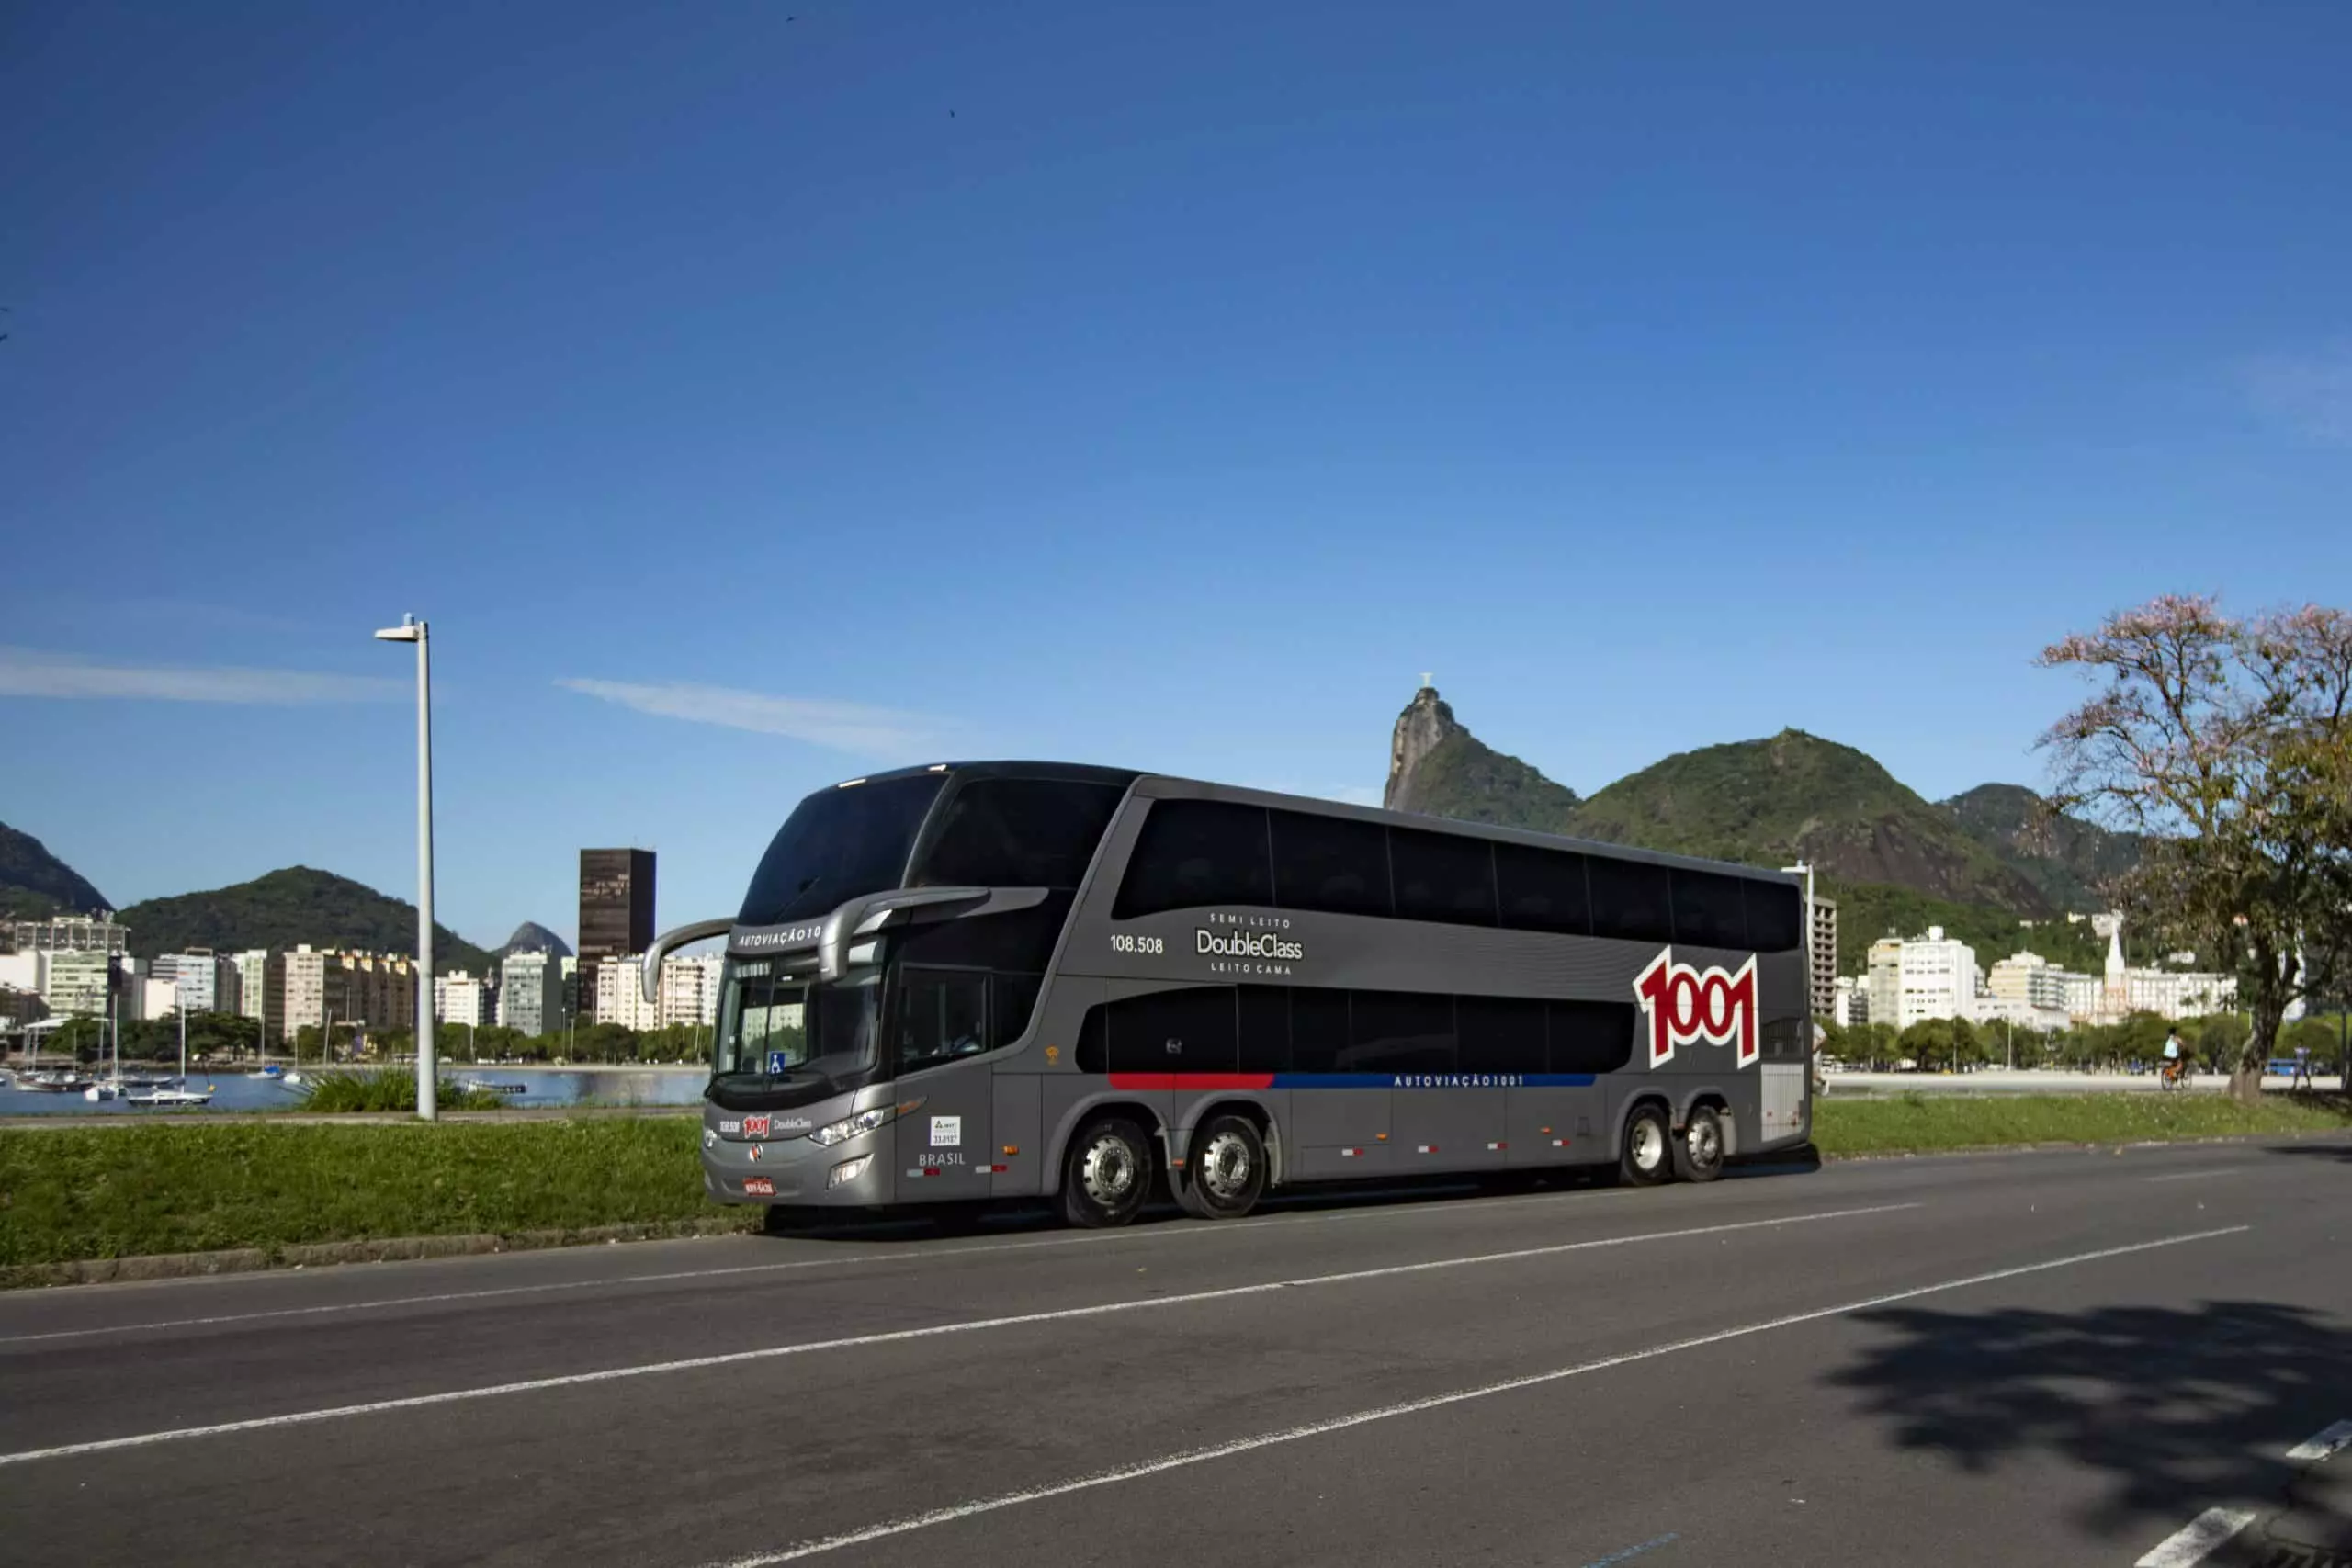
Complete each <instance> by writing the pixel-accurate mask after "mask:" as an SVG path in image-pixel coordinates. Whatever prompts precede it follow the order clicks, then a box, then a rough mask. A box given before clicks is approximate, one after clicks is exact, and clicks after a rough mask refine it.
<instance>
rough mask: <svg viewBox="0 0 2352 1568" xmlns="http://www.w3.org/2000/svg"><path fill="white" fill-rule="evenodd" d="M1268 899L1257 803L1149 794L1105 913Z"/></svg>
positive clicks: (1130, 914)
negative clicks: (1147, 806)
mask: <svg viewBox="0 0 2352 1568" xmlns="http://www.w3.org/2000/svg"><path fill="white" fill-rule="evenodd" d="M1273 901H1274V895H1273V874H1272V870H1271V869H1270V867H1269V865H1268V863H1267V858H1266V812H1265V808H1264V807H1258V806H1236V805H1233V804H1232V803H1230V802H1227V801H1222V800H1156V801H1153V802H1152V803H1151V810H1150V813H1149V814H1148V816H1146V817H1145V818H1144V819H1143V829H1142V831H1141V832H1140V833H1138V834H1137V835H1136V847H1135V850H1134V852H1132V853H1131V854H1129V856H1128V857H1127V870H1126V874H1125V876H1124V877H1122V878H1121V879H1120V882H1119V895H1118V897H1117V898H1115V899H1114V900H1113V902H1112V905H1111V918H1112V919H1114V920H1129V919H1135V918H1136V917H1137V916H1139V915H1157V914H1159V913H1161V912H1162V911H1164V910H1168V909H1192V908H1200V907H1201V906H1203V905H1204V904H1256V905H1260V906H1267V905H1271V904H1272V903H1273Z"/></svg>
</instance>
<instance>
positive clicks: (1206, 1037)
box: [1111, 986, 1234, 1073]
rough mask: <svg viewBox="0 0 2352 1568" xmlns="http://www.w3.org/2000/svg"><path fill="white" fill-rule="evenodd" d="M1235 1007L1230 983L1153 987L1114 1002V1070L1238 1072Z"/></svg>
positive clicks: (1112, 1057)
mask: <svg viewBox="0 0 2352 1568" xmlns="http://www.w3.org/2000/svg"><path fill="white" fill-rule="evenodd" d="M1233 1010H1234V1000H1233V987H1230V986H1201V987H1193V988H1190V989H1187V990H1182V991H1154V992H1153V993H1151V994H1150V995H1149V996H1145V997H1128V998H1125V1000H1122V1001H1115V1002H1113V1003H1112V1004H1111V1071H1113V1072H1114V1073H1229V1072H1231V1071H1233V1059H1234V1018H1233Z"/></svg>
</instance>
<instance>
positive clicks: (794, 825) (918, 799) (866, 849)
mask: <svg viewBox="0 0 2352 1568" xmlns="http://www.w3.org/2000/svg"><path fill="white" fill-rule="evenodd" d="M944 776H945V775H944V774H933V773H915V774H910V776H908V777H906V778H899V779H884V780H882V781H880V782H879V783H876V784H854V785H852V786H851V787H850V788H848V789H829V790H820V791H819V792H818V793H817V794H815V795H810V796H809V798H808V799H806V800H804V801H802V802H801V803H800V804H799V806H798V807H796V808H794V810H793V813H792V815H791V816H790V817H788V818H786V819H785V823H784V826H783V827H781V828H779V829H776V835H775V839H773V840H770V842H769V844H768V850H767V853H765V854H764V855H762V856H761V857H760V865H759V869H758V870H757V871H754V872H753V873H752V887H751V891H750V892H748V893H746V894H745V895H744V896H743V908H742V912H741V914H739V915H737V916H736V917H735V918H736V919H737V920H738V921H739V922H740V923H741V924H743V925H747V926H773V925H782V924H784V923H786V922H787V921H791V920H805V919H814V918H815V917H817V916H819V915H826V914H831V912H832V911H833V910H834V909H836V908H840V907H841V906H842V904H843V903H845V902H847V901H848V900H849V899H852V898H855V897H859V896H861V895H863V894H867V893H879V892H882V891H883V890H885V889H886V888H892V887H898V886H903V884H902V881H901V879H902V878H903V877H904V876H905V875H906V870H907V856H908V854H909V853H910V852H911V851H912V850H913V848H914V842H915V835H916V834H917V833H918V832H920V831H921V830H922V820H923V816H924V814H925V813H927V812H928V811H929V810H930V809H931V803H932V802H933V800H934V799H936V798H937V797H938V795H939V786H940V784H942V783H943V782H944Z"/></svg>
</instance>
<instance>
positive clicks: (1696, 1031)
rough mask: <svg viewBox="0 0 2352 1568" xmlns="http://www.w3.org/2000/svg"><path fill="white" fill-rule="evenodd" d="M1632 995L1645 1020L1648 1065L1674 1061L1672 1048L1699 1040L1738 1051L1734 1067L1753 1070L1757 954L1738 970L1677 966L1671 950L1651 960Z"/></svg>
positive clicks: (1757, 1028)
mask: <svg viewBox="0 0 2352 1568" xmlns="http://www.w3.org/2000/svg"><path fill="white" fill-rule="evenodd" d="M1634 996H1635V997H1636V998H1639V999H1640V1001H1641V1006H1642V1012H1643V1014H1644V1015H1645V1017H1646V1018H1647V1019H1648V1020H1649V1026H1650V1066H1653V1067H1659V1066H1665V1065H1666V1064H1667V1063H1668V1062H1670V1061H1672V1060H1673V1059H1674V1051H1675V1047H1676V1046H1678V1045H1694V1044H1697V1043H1700V1042H1702V1041H1703V1042H1705V1043H1707V1044H1710V1045H1733V1044H1736V1045H1737V1046H1738V1048H1739V1055H1738V1065H1739V1066H1743V1067H1746V1066H1754V1065H1755V1062H1756V1058H1757V1056H1758V1055H1759V1053H1760V1046H1759V1043H1758V1034H1759V1032H1760V1025H1759V1024H1758V1019H1757V1012H1756V956H1755V954H1753V953H1750V954H1749V955H1748V959H1747V963H1745V964H1741V965H1740V966H1739V967H1738V968H1737V969H1725V968H1724V967H1722V966H1721V965H1719V964H1718V965H1710V966H1709V967H1707V968H1705V969H1701V968H1699V967H1697V966H1696V965H1694V964H1677V963H1676V962H1675V961H1674V949H1672V948H1670V947H1669V948H1667V949H1665V950H1663V951H1662V952H1660V953H1658V955H1657V957H1656V958H1654V959H1652V960H1650V965H1649V967H1648V968H1646V969H1645V970H1643V971H1642V972H1641V974H1640V975H1638V976H1635V977H1634Z"/></svg>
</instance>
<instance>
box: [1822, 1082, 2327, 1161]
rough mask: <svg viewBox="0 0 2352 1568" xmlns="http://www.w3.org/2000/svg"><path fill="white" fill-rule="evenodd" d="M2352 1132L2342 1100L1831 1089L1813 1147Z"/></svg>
mask: <svg viewBox="0 0 2352 1568" xmlns="http://www.w3.org/2000/svg"><path fill="white" fill-rule="evenodd" d="M2346 1129H2352V1108H2347V1107H2346V1102H2345V1101H2344V1100H2341V1099H2337V1098H2334V1097H2331V1098H2328V1099H2326V1100H2321V1099H2319V1098H2317V1097H2315V1096H2299V1097H2297V1098H2295V1099H2293V1100H2290V1099H2288V1098H2287V1097H2286V1096H2284V1095H2277V1094H2273V1095H2266V1096H2264V1098H2263V1100H2262V1103H2261V1104H2259V1105H2240V1104H2239V1103H2238V1102H2237V1101H2236V1100H2232V1099H2230V1098H2229V1097H2228V1096H2226V1095H2221V1094H2159V1093H2153V1092H2141V1093H2129V1094H1987V1095H1962V1094H1954V1093H1951V1092H1949V1091H1938V1092H1935V1093H1923V1092H1920V1091H1918V1090H1914V1091H1912V1092H1910V1093H1908V1094H1903V1095H1897V1096H1894V1097H1892V1098H1890V1099H1884V1100H1877V1099H1871V1100H1860V1099H1856V1100H1840V1099H1838V1095H1837V1093H1836V1091H1835V1090H1834V1089H1833V1090H1832V1091H1831V1092H1830V1093H1829V1095H1827V1096H1826V1098H1824V1099H1821V1100H1815V1102H1814V1108H1813V1137H1814V1143H1815V1145H1817V1146H1818V1147H1819V1148H1820V1150H1821V1152H1822V1153H1823V1154H1824V1155H1826V1156H1831V1157H1833V1158H1834V1157H1836V1156H1841V1155H1886V1154H1933V1153H1937V1152H1939V1151H1943V1150H1950V1149H1984V1148H1999V1147H2002V1146H2004V1145H2019V1144H2127V1143H2140V1142H2143V1141H2160V1140H2164V1139H2171V1138H2219V1137H2228V1136H2233V1135H2242V1134H2265V1133H2322V1132H2330V1131H2343V1130H2346Z"/></svg>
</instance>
